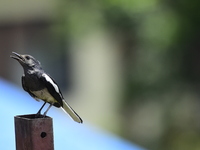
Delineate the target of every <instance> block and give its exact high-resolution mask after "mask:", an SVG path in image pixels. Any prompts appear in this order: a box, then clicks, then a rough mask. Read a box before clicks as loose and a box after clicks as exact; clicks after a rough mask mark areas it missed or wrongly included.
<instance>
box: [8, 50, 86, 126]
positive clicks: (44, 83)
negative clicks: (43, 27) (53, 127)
mask: <svg viewBox="0 0 200 150" xmlns="http://www.w3.org/2000/svg"><path fill="white" fill-rule="evenodd" d="M12 53H13V54H14V55H11V56H10V57H11V58H13V59H16V60H17V61H18V62H19V63H20V64H21V66H22V67H23V69H24V74H23V76H22V87H23V89H24V90H25V91H26V92H28V93H29V94H30V95H31V96H32V97H33V98H35V99H36V100H37V101H39V100H40V99H41V100H43V101H44V104H43V105H42V107H41V108H40V109H39V111H38V112H37V116H40V114H41V110H42V109H43V107H44V106H45V104H46V103H49V104H50V105H49V107H48V108H47V110H46V111H45V112H44V114H43V116H44V117H45V116H46V114H47V112H48V110H49V109H50V108H51V106H52V105H53V106H55V107H58V108H60V107H61V108H62V109H63V110H64V111H65V112H67V113H68V114H69V115H70V116H71V118H72V119H73V120H74V121H76V122H78V123H82V122H83V120H82V119H81V118H80V117H79V115H78V114H77V113H76V112H75V111H74V110H73V109H72V108H71V107H70V105H69V104H68V103H67V102H66V101H65V100H64V98H63V96H62V93H61V91H60V89H59V87H58V85H57V84H56V82H55V81H54V80H53V79H52V78H51V77H50V76H49V75H48V74H46V73H45V72H44V70H43V69H42V66H41V64H40V62H39V61H38V60H36V59H35V58H34V57H33V56H31V55H20V54H18V53H16V52H12Z"/></svg>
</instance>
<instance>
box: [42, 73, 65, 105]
mask: <svg viewBox="0 0 200 150" xmlns="http://www.w3.org/2000/svg"><path fill="white" fill-rule="evenodd" d="M40 81H41V82H42V83H43V84H44V85H45V87H46V88H47V90H48V92H49V93H50V94H51V95H52V96H53V97H54V98H55V99H56V100H57V102H58V103H55V104H53V105H54V106H56V107H60V106H63V96H62V93H61V91H60V88H59V87H58V85H57V84H56V82H55V81H54V80H53V79H52V78H51V77H50V76H49V75H48V74H46V73H43V74H42V75H41V76H40Z"/></svg>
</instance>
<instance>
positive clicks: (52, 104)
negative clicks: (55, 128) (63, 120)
mask: <svg viewBox="0 0 200 150" xmlns="http://www.w3.org/2000/svg"><path fill="white" fill-rule="evenodd" d="M52 105H53V104H50V105H49V107H48V108H47V110H46V111H45V112H44V114H43V118H45V116H46V114H47V112H48V111H49V109H50V108H51V106H52Z"/></svg>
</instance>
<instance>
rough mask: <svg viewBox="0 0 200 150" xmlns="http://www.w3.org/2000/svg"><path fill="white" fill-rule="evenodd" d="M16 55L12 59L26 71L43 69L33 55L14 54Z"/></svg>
mask: <svg viewBox="0 0 200 150" xmlns="http://www.w3.org/2000/svg"><path fill="white" fill-rule="evenodd" d="M12 53H13V54H14V55H11V56H10V57H11V58H13V59H16V60H17V61H18V62H19V63H20V64H21V65H22V67H23V68H24V69H31V68H32V69H34V68H41V64H40V62H39V61H38V60H36V59H35V58H34V57H33V56H31V55H26V54H25V55H20V54H18V53H16V52H12Z"/></svg>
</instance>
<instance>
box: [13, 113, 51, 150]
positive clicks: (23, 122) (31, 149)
mask: <svg viewBox="0 0 200 150" xmlns="http://www.w3.org/2000/svg"><path fill="white" fill-rule="evenodd" d="M15 140H16V150H54V143H53V123H52V118H50V117H48V116H46V117H45V118H43V117H42V116H39V117H37V118H36V117H35V114H31V115H21V116H15Z"/></svg>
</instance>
